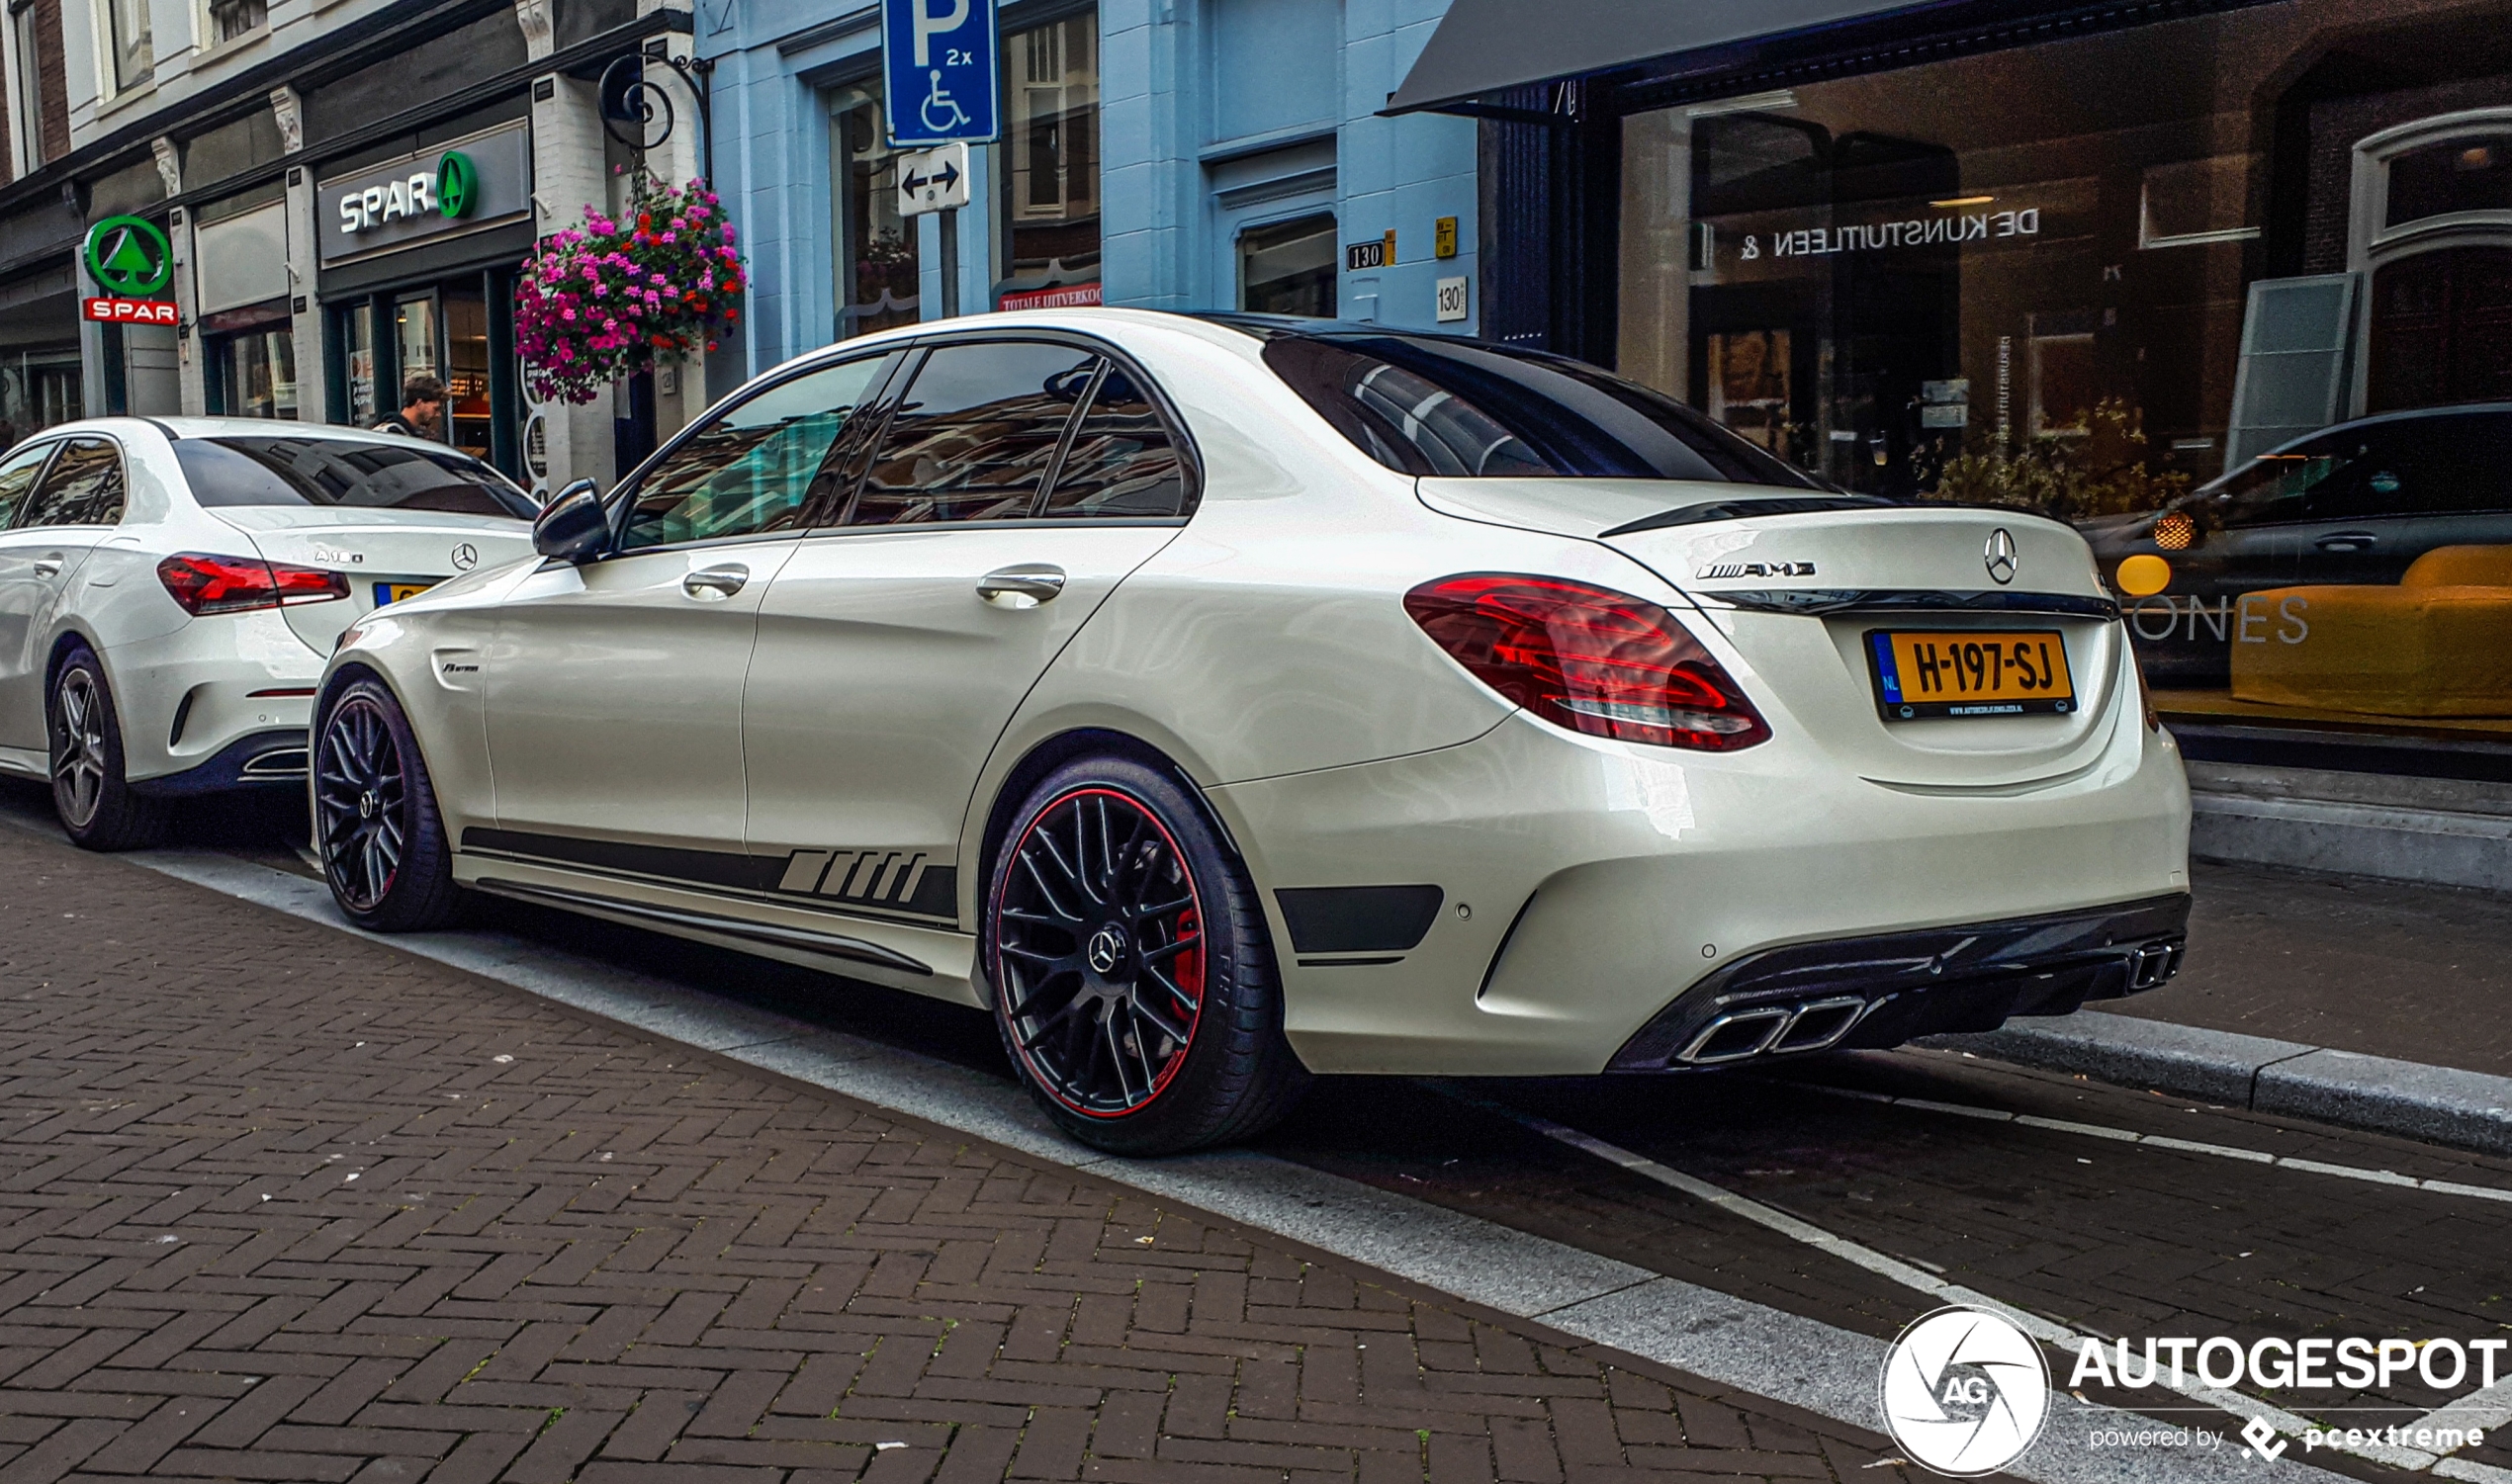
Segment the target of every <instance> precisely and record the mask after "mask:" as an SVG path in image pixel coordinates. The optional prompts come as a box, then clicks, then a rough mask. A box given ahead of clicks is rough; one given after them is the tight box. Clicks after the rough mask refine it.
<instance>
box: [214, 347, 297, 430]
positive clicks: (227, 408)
mask: <svg viewBox="0 0 2512 1484" xmlns="http://www.w3.org/2000/svg"><path fill="white" fill-rule="evenodd" d="M210 347H211V348H210V355H211V358H212V374H213V375H214V376H215V377H216V378H217V387H218V392H219V400H220V401H221V402H222V403H223V404H224V405H222V406H221V407H220V410H221V411H222V412H224V414H225V415H227V416H229V417H285V418H294V417H295V416H296V415H297V353H296V337H295V336H294V335H292V334H290V333H289V331H288V329H287V328H286V326H284V325H281V326H275V327H268V328H262V329H252V330H244V331H241V332H239V333H237V334H232V335H222V336H219V337H217V338H216V339H214V340H212V341H211V342H210Z"/></svg>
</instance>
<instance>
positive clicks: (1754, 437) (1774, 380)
mask: <svg viewBox="0 0 2512 1484" xmlns="http://www.w3.org/2000/svg"><path fill="white" fill-rule="evenodd" d="M1706 338H1707V342H1708V344H1707V346H1706V348H1707V350H1708V352H1709V373H1710V386H1709V392H1710V395H1709V407H1708V411H1709V414H1710V415H1711V416H1712V417H1715V418H1717V419H1718V420H1719V421H1720V422H1723V423H1725V424H1727V425H1728V426H1729V427H1731V428H1733V429H1735V430H1736V431H1737V432H1739V433H1741V434H1743V435H1744V436H1745V437H1746V438H1748V439H1749V440H1751V441H1752V442H1753V443H1755V444H1757V445H1759V446H1760V447H1762V448H1765V449H1768V450H1769V451H1770V452H1772V453H1774V454H1777V455H1779V456H1780V457H1781V458H1783V459H1784V458H1787V457H1788V456H1789V454H1790V453H1791V451H1792V449H1791V439H1790V434H1789V425H1788V418H1789V411H1788V409H1789V408H1790V407H1791V406H1792V405H1794V402H1793V399H1792V396H1791V393H1790V387H1791V380H1792V379H1791V376H1790V370H1791V368H1790V366H1789V364H1788V352H1789V343H1788V342H1789V336H1788V331H1787V330H1785V329H1767V330H1747V331H1745V332H1743V333H1741V334H1712V335H1709V336H1708V337H1706Z"/></svg>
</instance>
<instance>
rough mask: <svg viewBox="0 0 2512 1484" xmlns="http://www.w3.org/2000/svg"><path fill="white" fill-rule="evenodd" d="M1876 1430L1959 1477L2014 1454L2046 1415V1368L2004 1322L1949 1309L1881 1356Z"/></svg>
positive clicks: (1915, 1458)
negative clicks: (1880, 1416)
mask: <svg viewBox="0 0 2512 1484" xmlns="http://www.w3.org/2000/svg"><path fill="white" fill-rule="evenodd" d="M1882 1392H1883V1396H1882V1401H1883V1408H1884V1425H1885V1427H1886V1428H1887V1429H1889V1430H1890V1431H1891V1433H1892V1435H1893V1440H1894V1441H1895V1442H1898V1443H1900V1444H1901V1445H1902V1449H1903V1451H1904V1452H1907V1453H1908V1454H1910V1457H1911V1461H1912V1462H1914V1463H1917V1464H1919V1465H1921V1466H1922V1467H1925V1468H1928V1469H1930V1470H1933V1471H1934V1472H1936V1473H1940V1474H1949V1475H1952V1476H1954V1477H1957V1478H1967V1477H1969V1476H1971V1475H1974V1474H1985V1473H1993V1472H1995V1471H1996V1470H1998V1469H2001V1468H2004V1467H2006V1466H2007V1465H2008V1464H2009V1463H2012V1462H2014V1461H2015V1460H2016V1459H2018V1458H2019V1457H2021V1456H2022V1455H2023V1451H2024V1449H2026V1448H2028V1447H2030V1446H2031V1445H2032V1440H2034V1439H2036V1438H2038V1437H2040V1436H2041V1424H2042V1423H2043V1422H2045V1421H2047V1420H2048V1417H2049V1410H2050V1369H2049V1362H2047V1361H2046V1360H2044V1359H2042V1358H2041V1348H2040V1347H2039V1346H2037V1345H2035V1344H2033V1343H2032V1338H2031V1337H2030V1336H2028V1335H2026V1334H2024V1333H2023V1332H2022V1331H2021V1330H2019V1329H2017V1328H2016V1327H2015V1326H2014V1325H2013V1324H2012V1323H2010V1322H2009V1321H2008V1320H2007V1319H2006V1317H2005V1316H2004V1315H2001V1314H1997V1313H1994V1312H1992V1311H1990V1310H1987V1309H1975V1308H1971V1307H1969V1306H1968V1305H1962V1304H1956V1305H1954V1306H1952V1307H1950V1308H1943V1309H1938V1310H1937V1311H1936V1312H1934V1313H1932V1314H1928V1315H1924V1316H1922V1317H1921V1318H1920V1319H1919V1320H1917V1321H1916V1322H1914V1323H1913V1324H1912V1325H1911V1326H1910V1328H1908V1329H1906V1330H1904V1331H1902V1333H1901V1336H1900V1338H1899V1339H1896V1340H1895V1341H1894V1342H1893V1347H1892V1349H1891V1350H1889V1351H1887V1352H1885V1353H1884V1375H1883V1382H1882Z"/></svg>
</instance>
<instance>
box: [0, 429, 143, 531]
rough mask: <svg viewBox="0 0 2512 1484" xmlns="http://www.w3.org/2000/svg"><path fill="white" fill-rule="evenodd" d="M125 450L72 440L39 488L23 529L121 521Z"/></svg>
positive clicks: (88, 440) (99, 441) (96, 440)
mask: <svg viewBox="0 0 2512 1484" xmlns="http://www.w3.org/2000/svg"><path fill="white" fill-rule="evenodd" d="M122 506H123V479H122V449H121V447H120V446H119V445H116V444H114V443H112V442H110V441H108V440H106V439H103V438H73V439H71V440H70V441H69V443H68V444H67V445H66V446H64V447H63V448H62V450H61V454H60V457H59V458H57V459H54V460H53V461H52V468H51V470H50V471H49V472H48V473H46V474H45V476H44V482H43V483H42V484H40V485H38V486H37V487H36V491H35V498H34V499H33V500H31V501H30V502H29V503H28V505H27V510H26V515H25V516H24V518H22V519H21V520H20V521H19V522H18V524H19V525H21V526H110V525H112V524H114V523H115V522H116V521H119V520H121V519H122Z"/></svg>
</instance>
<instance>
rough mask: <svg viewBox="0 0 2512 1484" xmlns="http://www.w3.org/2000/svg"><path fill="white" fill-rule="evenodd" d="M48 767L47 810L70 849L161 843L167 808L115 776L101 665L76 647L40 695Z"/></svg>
mask: <svg viewBox="0 0 2512 1484" xmlns="http://www.w3.org/2000/svg"><path fill="white" fill-rule="evenodd" d="M44 712H45V727H44V730H45V736H46V737H47V738H48V739H49V741H50V743H51V746H50V756H51V764H52V812H53V813H54V814H55V815H58V816H59V817H60V821H61V829H62V831H63V832H64V833H66V834H68V835H69V837H70V843H72V844H74V845H78V846H81V847H83V848H85V849H89V850H137V849H143V848H145V847H147V846H149V845H153V844H156V843H158V842H159V841H161V840H163V839H164V838H165V837H166V832H167V829H168V826H169V825H170V824H171V822H172V821H171V814H172V811H171V806H169V805H168V804H167V802H166V801H165V800H163V799H152V798H150V797H148V796H147V795H145V794H141V793H135V792H134V791H133V790H132V787H131V780H130V779H129V778H127V777H126V776H124V773H123V747H122V718H121V716H120V715H119V714H118V713H117V712H116V711H115V709H114V692H113V688H112V687H111V686H110V685H109V684H107V683H106V680H105V665H104V661H102V660H100V659H98V658H97V657H96V652H95V651H93V650H90V649H88V648H87V647H86V646H84V645H81V646H79V647H78V648H76V649H74V650H72V651H70V652H69V654H68V655H67V656H66V657H64V658H63V659H62V661H61V668H60V670H59V672H58V673H56V674H55V675H53V677H52V687H51V690H50V692H49V693H48V694H47V695H46V696H45V708H44Z"/></svg>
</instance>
